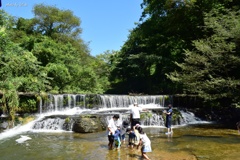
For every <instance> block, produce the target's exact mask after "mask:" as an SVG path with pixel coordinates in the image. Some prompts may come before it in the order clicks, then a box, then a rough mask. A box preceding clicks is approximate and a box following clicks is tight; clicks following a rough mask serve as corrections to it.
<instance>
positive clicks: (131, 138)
mask: <svg viewBox="0 0 240 160" xmlns="http://www.w3.org/2000/svg"><path fill="white" fill-rule="evenodd" d="M168 107H169V108H168V110H167V111H164V113H165V114H166V127H167V128H168V132H167V133H166V134H171V133H172V132H173V131H172V128H171V119H172V105H169V106H168ZM142 111H147V110H146V109H143V108H141V107H138V104H137V103H134V104H133V107H132V108H131V110H130V122H127V121H123V122H122V123H121V122H120V121H119V115H117V114H116V115H114V116H113V117H112V118H111V119H110V120H109V123H108V127H107V129H108V141H109V143H108V147H109V149H113V148H114V147H115V148H116V149H120V148H121V144H122V143H124V142H125V140H126V135H128V146H129V147H130V148H134V147H136V148H137V149H138V148H139V147H140V146H141V153H142V157H143V158H145V159H149V157H148V156H147V152H152V148H151V141H150V139H149V138H148V136H147V134H146V133H145V132H144V131H143V128H142V127H141V125H140V124H141V123H140V112H142Z"/></svg>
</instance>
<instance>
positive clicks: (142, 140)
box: [137, 127, 152, 160]
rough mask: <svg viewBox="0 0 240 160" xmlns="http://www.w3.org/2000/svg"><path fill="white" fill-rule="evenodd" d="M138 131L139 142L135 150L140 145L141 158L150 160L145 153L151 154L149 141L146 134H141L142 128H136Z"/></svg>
mask: <svg viewBox="0 0 240 160" xmlns="http://www.w3.org/2000/svg"><path fill="white" fill-rule="evenodd" d="M138 131H139V138H140V141H139V144H138V146H137V148H138V147H139V146H140V145H142V148H141V152H142V157H143V158H145V159H148V160H150V158H149V157H148V156H147V152H152V148H151V141H150V139H149V138H148V136H147V134H146V133H144V132H143V129H142V127H138Z"/></svg>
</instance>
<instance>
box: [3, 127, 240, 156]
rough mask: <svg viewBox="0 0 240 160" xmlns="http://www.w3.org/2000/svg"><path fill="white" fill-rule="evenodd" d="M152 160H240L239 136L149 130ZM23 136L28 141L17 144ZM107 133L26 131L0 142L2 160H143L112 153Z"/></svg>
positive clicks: (126, 151)
mask: <svg viewBox="0 0 240 160" xmlns="http://www.w3.org/2000/svg"><path fill="white" fill-rule="evenodd" d="M144 130H145V132H146V133H147V135H148V136H149V138H150V140H151V145H152V150H153V151H152V152H151V153H148V156H149V157H150V158H151V159H152V160H237V159H239V157H240V152H239V149H240V134H238V132H237V130H236V129H225V128H224V127H219V125H216V124H194V125H186V126H180V127H175V128H174V133H173V134H172V135H165V131H166V129H165V128H162V127H159V128H158V127H146V128H144ZM21 135H24V136H27V137H29V138H31V139H28V140H26V141H24V142H22V143H18V142H17V141H16V140H18V139H19V138H21ZM107 143H108V140H107V136H106V132H105V131H104V132H99V133H88V134H79V133H74V132H67V131H63V132H59V131H57V132H54V131H51V132H34V131H27V132H22V133H20V134H17V135H14V136H11V137H7V138H4V139H1V141H0V150H1V154H0V159H1V160H33V159H34V160H140V159H141V152H140V150H137V149H136V148H134V149H130V148H128V147H127V142H126V143H125V144H122V146H121V149H119V150H116V149H114V150H109V149H108V146H107Z"/></svg>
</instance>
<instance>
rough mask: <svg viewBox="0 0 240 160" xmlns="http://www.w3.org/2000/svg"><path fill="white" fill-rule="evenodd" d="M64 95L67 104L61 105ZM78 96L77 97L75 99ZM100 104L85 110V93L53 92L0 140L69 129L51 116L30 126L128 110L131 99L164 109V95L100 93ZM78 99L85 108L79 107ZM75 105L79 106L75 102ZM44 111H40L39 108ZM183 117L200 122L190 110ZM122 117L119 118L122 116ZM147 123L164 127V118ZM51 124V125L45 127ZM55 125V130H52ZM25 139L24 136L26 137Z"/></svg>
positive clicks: (5, 132)
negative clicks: (31, 115)
mask: <svg viewBox="0 0 240 160" xmlns="http://www.w3.org/2000/svg"><path fill="white" fill-rule="evenodd" d="M64 96H65V97H67V98H68V99H67V100H68V101H67V105H66V104H65V106H64V104H63V101H64ZM77 97H78V98H77ZM100 99H101V106H100V107H99V108H98V109H85V105H86V102H85V96H84V95H52V96H50V102H42V101H41V103H40V104H41V105H40V107H39V111H40V114H38V115H35V116H36V118H35V120H33V121H31V122H29V123H28V124H25V125H18V126H16V127H14V128H12V129H9V130H5V131H4V132H2V133H0V140H1V139H5V138H9V137H13V136H15V135H19V134H22V133H27V132H69V131H65V130H62V129H61V127H57V126H56V124H57V125H62V123H64V122H63V120H59V121H57V122H56V124H55V120H54V119H47V120H46V121H45V122H44V123H47V124H44V125H43V123H40V124H39V125H43V127H41V126H40V127H37V128H41V129H33V126H34V125H35V124H36V123H38V122H40V121H41V120H43V119H44V118H45V117H48V116H51V115H69V116H70V115H79V114H81V113H82V112H85V111H88V112H89V113H102V112H105V113H107V112H111V113H112V111H114V112H116V113H120V112H122V111H129V110H130V107H132V104H133V103H134V102H138V105H139V106H140V107H142V108H144V109H146V110H149V111H151V110H163V109H165V107H164V106H165V99H164V96H136V97H134V96H118V95H117V96H114V95H100ZM80 102H83V103H82V104H83V105H84V107H82V106H81V107H80V106H78V105H79V104H78V103H80ZM77 104H78V105H77ZM43 109H44V111H45V112H46V111H47V113H43V112H42V111H43ZM181 113H182V116H183V119H184V120H183V121H184V122H183V125H186V124H194V123H202V121H201V120H200V119H197V118H196V117H195V115H194V114H192V113H191V112H188V113H186V112H183V111H181ZM122 118H123V117H120V119H122ZM145 123H146V125H145V126H144V125H142V126H143V127H160V128H164V123H163V117H162V116H161V115H157V114H153V115H152V117H151V118H148V119H147V120H145ZM48 124H50V127H49V126H48ZM52 128H54V129H52ZM25 138H26V137H25Z"/></svg>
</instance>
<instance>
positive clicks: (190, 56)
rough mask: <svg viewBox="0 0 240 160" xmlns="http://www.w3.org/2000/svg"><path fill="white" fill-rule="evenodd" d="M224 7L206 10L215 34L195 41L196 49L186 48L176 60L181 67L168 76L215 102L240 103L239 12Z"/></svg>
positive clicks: (208, 27) (189, 91) (207, 99)
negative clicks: (181, 56) (182, 58)
mask: <svg viewBox="0 0 240 160" xmlns="http://www.w3.org/2000/svg"><path fill="white" fill-rule="evenodd" d="M223 8H224V7H222V6H219V7H218V9H214V10H213V11H212V12H210V13H207V14H206V18H205V21H204V22H205V24H206V29H207V30H210V31H212V32H213V35H212V36H210V37H208V38H205V39H200V40H195V41H193V45H194V46H195V49H193V50H186V51H185V53H184V54H185V59H184V62H183V63H177V62H176V64H177V65H178V66H179V67H180V68H181V71H179V72H173V73H171V74H169V75H168V77H169V78H170V79H171V80H173V81H175V82H179V83H181V84H183V85H184V88H185V93H191V94H196V95H198V96H200V97H202V98H204V99H205V100H206V101H207V102H211V103H212V105H215V106H218V105H220V106H229V105H232V106H239V105H240V104H239V101H240V96H239V95H240V92H239V87H240V72H239V71H238V70H239V68H240V50H239V47H240V16H239V13H240V12H238V11H237V12H236V11H233V10H228V9H226V10H225V9H223Z"/></svg>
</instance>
